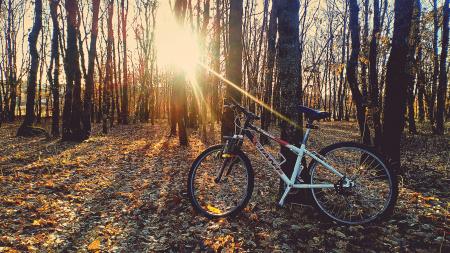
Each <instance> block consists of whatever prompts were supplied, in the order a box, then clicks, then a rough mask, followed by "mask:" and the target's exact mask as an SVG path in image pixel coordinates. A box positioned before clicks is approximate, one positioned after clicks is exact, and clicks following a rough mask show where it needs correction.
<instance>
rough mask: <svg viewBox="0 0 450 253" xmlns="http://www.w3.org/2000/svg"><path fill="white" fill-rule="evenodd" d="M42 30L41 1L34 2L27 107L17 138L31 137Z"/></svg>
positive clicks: (29, 37)
mask: <svg viewBox="0 0 450 253" xmlns="http://www.w3.org/2000/svg"><path fill="white" fill-rule="evenodd" d="M41 29H42V0H36V1H35V3H34V23H33V28H32V29H31V32H30V34H29V36H28V43H29V47H30V56H31V61H30V68H29V72H28V80H27V105H26V114H25V119H24V121H23V122H22V125H21V126H20V127H19V129H18V131H17V136H31V135H33V133H32V125H33V122H34V118H35V114H34V103H35V101H34V100H35V96H36V79H37V71H38V67H39V53H38V50H37V41H38V37H39V32H40V31H41Z"/></svg>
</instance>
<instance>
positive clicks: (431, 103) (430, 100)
mask: <svg viewBox="0 0 450 253" xmlns="http://www.w3.org/2000/svg"><path fill="white" fill-rule="evenodd" d="M438 16H439V15H438V7H437V0H433V74H432V75H433V77H432V84H431V88H430V91H429V92H428V95H427V104H428V118H429V120H430V125H431V128H432V130H433V131H435V125H434V124H435V111H434V109H435V103H436V95H437V81H438V75H439V55H438V50H439V49H438V32H439V17H438Z"/></svg>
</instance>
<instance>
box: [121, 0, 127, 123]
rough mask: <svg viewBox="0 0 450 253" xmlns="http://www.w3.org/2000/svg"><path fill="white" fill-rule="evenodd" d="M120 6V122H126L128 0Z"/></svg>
mask: <svg viewBox="0 0 450 253" xmlns="http://www.w3.org/2000/svg"><path fill="white" fill-rule="evenodd" d="M121 7H122V13H121V14H122V48H123V70H122V71H123V83H122V109H121V113H122V120H121V121H122V124H125V125H126V124H128V65H127V64H128V62H127V60H128V58H127V17H128V0H127V1H126V8H125V1H124V0H122V1H121Z"/></svg>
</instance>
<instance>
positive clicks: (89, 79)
mask: <svg viewBox="0 0 450 253" xmlns="http://www.w3.org/2000/svg"><path fill="white" fill-rule="evenodd" d="M99 9H100V0H93V1H92V12H93V14H92V29H91V45H90V48H89V58H88V71H87V75H86V89H85V90H84V104H83V138H85V139H87V138H89V136H90V135H91V128H92V127H91V112H92V97H93V94H94V70H95V57H96V55H97V37H98V13H99Z"/></svg>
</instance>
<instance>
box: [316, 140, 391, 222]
mask: <svg viewBox="0 0 450 253" xmlns="http://www.w3.org/2000/svg"><path fill="white" fill-rule="evenodd" d="M325 157H326V162H327V163H329V164H330V165H331V166H333V167H334V168H336V169H337V170H338V171H340V172H341V173H343V174H345V175H346V176H347V178H348V179H349V180H350V181H347V182H353V183H354V186H353V187H343V186H344V181H345V180H341V181H339V180H340V179H341V178H339V177H338V176H337V175H334V174H333V173H332V172H331V171H329V170H327V169H325V168H324V167H323V166H322V165H321V164H318V163H315V165H314V166H313V168H312V170H311V181H312V183H315V184H318V183H333V184H335V188H329V189H312V193H313V197H314V200H315V201H316V203H317V205H318V207H319V208H320V209H321V210H322V211H323V212H324V213H325V214H327V215H328V216H329V217H331V218H333V219H335V220H337V221H340V222H342V223H347V224H361V223H367V222H370V221H373V220H375V219H376V218H377V217H379V216H380V215H382V214H383V213H384V212H385V211H386V209H387V208H388V205H389V203H390V201H391V199H392V194H393V189H392V187H393V180H392V178H391V175H390V173H389V171H388V169H387V168H386V165H385V164H384V163H383V162H382V161H381V160H380V159H379V158H378V157H377V156H375V155H374V154H373V153H371V152H369V151H367V150H364V149H361V148H358V147H341V148H336V149H333V150H331V151H329V152H328V153H326V154H325Z"/></svg>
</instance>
